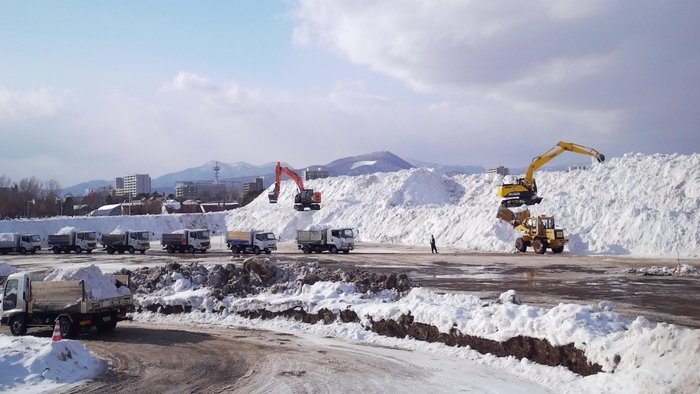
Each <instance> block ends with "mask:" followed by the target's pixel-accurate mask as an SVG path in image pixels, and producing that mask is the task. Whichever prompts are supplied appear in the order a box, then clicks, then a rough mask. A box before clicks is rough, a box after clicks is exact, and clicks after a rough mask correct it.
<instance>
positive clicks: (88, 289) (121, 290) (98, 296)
mask: <svg viewBox="0 0 700 394" xmlns="http://www.w3.org/2000/svg"><path fill="white" fill-rule="evenodd" d="M64 280H82V281H84V285H85V295H86V296H87V298H88V299H91V300H103V299H106V298H113V297H119V296H123V295H129V294H131V291H130V290H129V288H128V287H127V286H120V287H117V286H116V284H117V280H116V279H115V278H114V277H113V276H112V275H109V274H103V273H102V270H100V268H99V267H97V266H96V265H94V264H91V265H74V266H69V267H62V268H57V269H55V270H54V271H53V272H52V273H51V274H49V275H48V276H47V277H46V278H44V281H53V282H58V281H64Z"/></svg>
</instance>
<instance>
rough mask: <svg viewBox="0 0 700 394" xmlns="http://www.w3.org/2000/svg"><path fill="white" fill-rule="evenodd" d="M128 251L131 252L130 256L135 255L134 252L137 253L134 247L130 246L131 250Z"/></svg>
mask: <svg viewBox="0 0 700 394" xmlns="http://www.w3.org/2000/svg"><path fill="white" fill-rule="evenodd" d="M127 250H128V251H129V254H134V252H135V250H134V247H133V246H129V249H127Z"/></svg>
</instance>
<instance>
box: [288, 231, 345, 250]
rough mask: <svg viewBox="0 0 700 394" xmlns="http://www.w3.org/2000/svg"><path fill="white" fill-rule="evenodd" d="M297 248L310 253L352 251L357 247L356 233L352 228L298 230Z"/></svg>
mask: <svg viewBox="0 0 700 394" xmlns="http://www.w3.org/2000/svg"><path fill="white" fill-rule="evenodd" d="M297 248H299V249H301V251H302V252H304V253H306V254H309V253H311V252H316V253H321V252H323V251H326V250H327V251H328V252H329V253H338V252H339V251H342V252H343V253H350V251H351V250H353V249H355V234H354V232H353V231H352V229H351V228H327V229H323V230H297Z"/></svg>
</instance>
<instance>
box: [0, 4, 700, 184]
mask: <svg viewBox="0 0 700 394" xmlns="http://www.w3.org/2000/svg"><path fill="white" fill-rule="evenodd" d="M698 20H700V3H697V2H695V1H676V2H673V3H668V4H666V3H660V2H654V1H588V2H580V1H573V0H568V1H566V0H564V1H536V2H525V3H523V2H518V3H513V2H508V1H490V2H469V1H453V2H433V1H429V0H406V1H401V2H396V1H390V0H376V1H371V2H369V1H340V0H295V1H270V0H266V1H255V2H251V1H229V2H224V1H221V2H215V1H202V2H182V1H167V2H166V1H121V2H88V1H67V2H53V1H45V2H38V1H33V2H9V1H0V59H2V61H0V136H1V138H2V141H3V142H5V143H3V144H1V145H0V168H2V170H0V176H1V175H3V174H4V175H5V177H6V178H11V179H12V180H13V181H19V180H20V179H21V178H23V177H27V176H36V177H37V178H39V179H40V180H43V181H46V180H49V179H56V180H58V181H59V182H60V183H61V185H63V186H64V187H67V186H70V185H73V184H75V183H79V182H82V181H87V180H91V179H112V178H114V177H115V176H121V175H125V174H130V173H134V172H139V173H149V174H151V176H152V177H157V176H160V175H163V174H166V173H169V172H174V171H179V170H181V169H184V168H188V167H195V166H199V165H202V164H204V163H206V162H208V161H210V160H218V161H221V162H227V163H234V162H238V161H244V162H247V163H250V164H263V163H268V162H275V161H284V162H286V163H289V164H290V165H292V166H295V167H304V166H308V165H313V164H325V163H328V162H330V161H333V160H335V159H337V158H340V157H344V156H352V155H358V154H363V153H369V152H373V151H378V150H388V151H391V152H393V153H395V154H397V155H399V156H401V157H403V158H411V159H417V160H421V161H426V162H437V163H440V164H460V165H483V166H486V167H489V166H497V165H506V166H511V167H523V166H525V165H527V164H528V163H529V162H530V160H531V159H532V157H534V156H536V155H538V154H540V153H543V152H544V151H546V150H547V149H549V148H550V147H551V146H553V145H554V144H556V142H557V141H559V140H564V141H570V142H575V143H578V144H582V145H585V146H590V147H593V148H596V149H597V150H599V151H601V152H603V153H605V154H606V156H608V157H614V156H620V155H622V154H625V153H629V152H635V153H645V154H653V153H665V154H670V153H683V154H690V153H694V152H698V151H699V148H700V137H699V135H700V133H698V126H700V115H698V111H697V108H699V107H700V91H699V90H698V88H697V87H698V86H700V71H699V70H700V44H699V43H698V40H697V37H700V24H698V23H697V21H698ZM561 160H564V161H569V162H581V161H584V162H585V161H586V159H585V158H583V157H575V156H573V157H572V156H567V157H562V159H561Z"/></svg>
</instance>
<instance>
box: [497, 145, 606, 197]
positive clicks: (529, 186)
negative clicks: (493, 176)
mask: <svg viewBox="0 0 700 394" xmlns="http://www.w3.org/2000/svg"><path fill="white" fill-rule="evenodd" d="M565 151H570V152H575V153H580V154H582V155H588V156H593V157H595V158H596V159H597V160H598V162H599V163H603V162H604V161H605V156H603V155H602V154H601V153H600V152H598V151H597V150H595V149H592V148H587V147H585V146H581V145H577V144H572V143H571V142H563V141H559V143H558V144H557V145H555V146H554V147H552V148H551V149H550V150H548V151H547V152H545V153H544V154H542V155H540V156H537V157H535V158H534V159H532V163H530V166H529V167H528V168H527V171H526V172H525V177H524V178H518V179H517V181H516V183H508V184H505V183H504V184H503V185H501V186H499V187H498V197H500V198H502V199H503V200H502V201H501V205H503V206H504V207H508V208H513V207H519V206H521V205H535V204H539V203H540V201H542V197H538V196H537V184H536V183H535V178H533V177H532V174H533V173H534V172H535V171H536V170H537V169H538V168H540V167H542V166H543V165H545V164H547V162H549V161H550V160H552V159H553V158H555V157H557V156H559V155H560V154H562V153H563V152H565Z"/></svg>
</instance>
